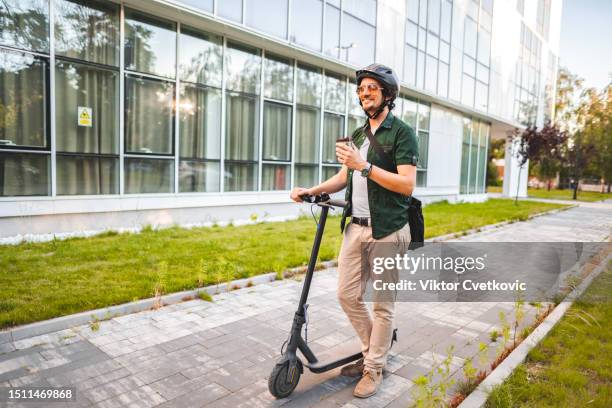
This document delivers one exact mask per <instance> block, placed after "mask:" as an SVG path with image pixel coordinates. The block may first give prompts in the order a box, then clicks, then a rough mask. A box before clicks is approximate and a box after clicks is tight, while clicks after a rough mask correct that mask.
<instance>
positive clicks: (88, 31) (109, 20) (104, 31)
mask: <svg viewBox="0 0 612 408" xmlns="http://www.w3.org/2000/svg"><path fill="white" fill-rule="evenodd" d="M55 52H56V54H57V55H62V56H66V57H70V58H76V59H79V60H84V61H90V62H96V63H99V64H106V65H114V66H117V65H119V8H118V7H117V6H116V5H114V4H112V3H102V2H98V1H92V0H90V1H82V0H78V1H74V0H73V1H66V0H56V1H55Z"/></svg>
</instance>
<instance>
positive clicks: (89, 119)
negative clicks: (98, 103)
mask: <svg viewBox="0 0 612 408" xmlns="http://www.w3.org/2000/svg"><path fill="white" fill-rule="evenodd" d="M78 117H79V121H78V125H79V126H86V127H91V126H92V123H93V114H92V109H91V108H87V107H85V106H79V108H78Z"/></svg>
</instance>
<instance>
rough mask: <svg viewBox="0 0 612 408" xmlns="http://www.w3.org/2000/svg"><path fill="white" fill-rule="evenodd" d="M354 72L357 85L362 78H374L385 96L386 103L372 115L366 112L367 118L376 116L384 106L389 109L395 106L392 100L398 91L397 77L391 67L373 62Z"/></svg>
mask: <svg viewBox="0 0 612 408" xmlns="http://www.w3.org/2000/svg"><path fill="white" fill-rule="evenodd" d="M355 74H356V76H357V86H359V84H361V80H362V79H363V78H372V79H375V80H377V81H378V82H380V83H381V84H382V86H383V96H384V97H385V100H386V103H383V104H382V106H381V107H380V108H379V109H378V110H377V111H376V112H375V113H374V114H373V115H370V114H369V113H368V112H366V115H368V117H369V118H372V119H373V118H375V117H376V116H378V115H379V114H380V113H381V112H382V111H383V109H384V108H385V106H389V110H391V109H393V108H394V107H395V103H393V101H394V100H395V98H396V97H397V94H398V93H399V79H398V78H397V75H395V72H393V70H392V69H391V68H389V67H387V66H385V65H382V64H376V63H374V64H371V65H368V66H367V67H365V68H362V69H360V70H358V71H356V72H355ZM359 104H360V105H361V100H360V101H359Z"/></svg>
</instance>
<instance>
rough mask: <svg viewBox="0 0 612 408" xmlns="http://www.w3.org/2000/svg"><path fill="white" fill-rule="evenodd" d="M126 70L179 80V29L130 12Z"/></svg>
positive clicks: (127, 28) (127, 17) (170, 24)
mask: <svg viewBox="0 0 612 408" xmlns="http://www.w3.org/2000/svg"><path fill="white" fill-rule="evenodd" d="M125 14H126V17H125V18H126V19H125V44H124V46H125V68H126V69H127V70H131V71H138V72H143V73H147V74H154V75H159V76H162V77H166V78H174V77H175V72H174V71H175V61H176V25H175V24H174V23H170V22H165V21H161V20H158V19H157V18H155V17H149V16H145V15H143V14H140V13H137V12H135V11H130V10H126V13H125Z"/></svg>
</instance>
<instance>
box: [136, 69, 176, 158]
mask: <svg viewBox="0 0 612 408" xmlns="http://www.w3.org/2000/svg"><path fill="white" fill-rule="evenodd" d="M173 107H174V84H172V83H169V82H165V81H159V80H154V79H148V78H142V77H136V76H131V75H130V76H126V78H125V151H126V153H133V154H157V155H172V154H173V151H174V144H173V135H174V126H173V123H174V112H173Z"/></svg>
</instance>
